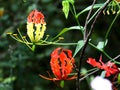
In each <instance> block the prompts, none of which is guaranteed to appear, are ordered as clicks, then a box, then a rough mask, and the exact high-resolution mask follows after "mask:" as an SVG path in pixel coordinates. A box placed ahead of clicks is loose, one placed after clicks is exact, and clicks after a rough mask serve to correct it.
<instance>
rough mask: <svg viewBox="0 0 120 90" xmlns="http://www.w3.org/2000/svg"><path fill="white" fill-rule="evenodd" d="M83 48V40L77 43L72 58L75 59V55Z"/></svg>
mask: <svg viewBox="0 0 120 90" xmlns="http://www.w3.org/2000/svg"><path fill="white" fill-rule="evenodd" d="M83 46H84V41H83V40H80V41H78V43H77V46H76V49H75V52H74V55H73V57H75V55H76V54H77V53H78V52H79V51H80V50H81V48H82V47H83Z"/></svg>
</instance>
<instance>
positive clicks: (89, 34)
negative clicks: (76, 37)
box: [76, 0, 111, 90]
mask: <svg viewBox="0 0 120 90" xmlns="http://www.w3.org/2000/svg"><path fill="white" fill-rule="evenodd" d="M110 1H111V0H107V1H106V2H105V4H104V6H103V7H102V8H101V10H100V11H99V12H98V14H97V15H96V17H95V19H94V21H93V23H92V25H91V27H90V30H89V33H88V34H87V35H85V36H84V42H85V43H84V46H83V48H82V51H81V53H80V60H79V63H78V70H79V71H78V77H77V87H76V90H80V80H79V79H80V72H81V65H82V59H83V55H84V53H85V49H86V47H87V45H88V42H89V39H90V36H91V34H92V32H93V27H94V25H95V22H96V20H97V19H98V17H99V16H100V14H101V12H102V11H103V10H104V9H105V8H106V6H107V5H108V4H109V3H110ZM95 2H96V0H94V1H93V4H92V7H93V6H94V4H95ZM91 9H92V8H91ZM91 11H92V10H90V12H91ZM88 14H89V13H88ZM89 17H90V16H89V15H88V16H87V18H86V19H88V18H89ZM86 24H88V23H87V20H86V23H85V30H86V31H87V25H86ZM86 31H85V32H84V33H85V34H86Z"/></svg>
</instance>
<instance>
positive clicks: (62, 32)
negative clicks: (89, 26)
mask: <svg viewBox="0 0 120 90" xmlns="http://www.w3.org/2000/svg"><path fill="white" fill-rule="evenodd" d="M70 30H81V31H83V27H82V26H81V27H79V26H72V27H69V28H64V29H62V30H61V32H60V33H59V34H58V35H57V36H56V37H54V38H53V40H54V39H56V38H57V37H59V36H61V35H62V34H64V33H65V32H67V31H70Z"/></svg>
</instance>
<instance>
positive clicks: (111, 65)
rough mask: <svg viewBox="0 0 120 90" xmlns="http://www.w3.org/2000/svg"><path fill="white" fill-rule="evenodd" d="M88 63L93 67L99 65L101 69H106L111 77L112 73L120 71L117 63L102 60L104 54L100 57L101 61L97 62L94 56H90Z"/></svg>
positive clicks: (107, 74)
mask: <svg viewBox="0 0 120 90" xmlns="http://www.w3.org/2000/svg"><path fill="white" fill-rule="evenodd" d="M87 63H89V64H90V65H92V66H93V67H97V68H99V69H103V70H105V71H106V77H109V76H110V75H112V74H116V73H119V72H120V70H119V69H118V67H117V66H116V64H115V63H113V62H111V61H109V62H107V63H106V64H105V63H103V62H102V56H101V57H100V59H99V62H97V61H96V60H95V59H94V58H88V60H87Z"/></svg>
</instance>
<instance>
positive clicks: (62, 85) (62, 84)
mask: <svg viewBox="0 0 120 90" xmlns="http://www.w3.org/2000/svg"><path fill="white" fill-rule="evenodd" d="M64 84H65V82H64V80H62V81H61V82H60V86H61V88H64Z"/></svg>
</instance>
